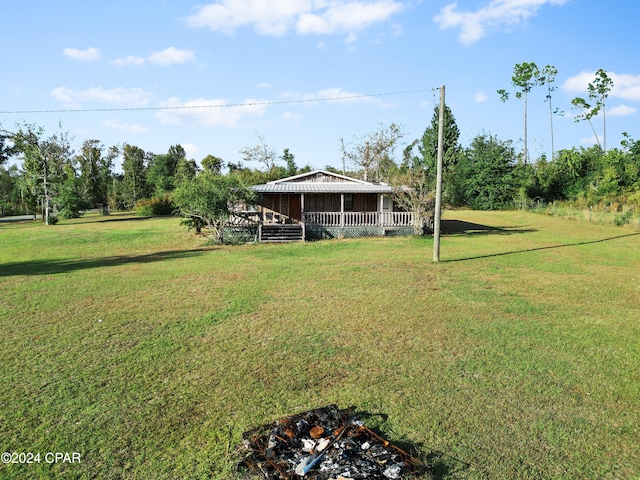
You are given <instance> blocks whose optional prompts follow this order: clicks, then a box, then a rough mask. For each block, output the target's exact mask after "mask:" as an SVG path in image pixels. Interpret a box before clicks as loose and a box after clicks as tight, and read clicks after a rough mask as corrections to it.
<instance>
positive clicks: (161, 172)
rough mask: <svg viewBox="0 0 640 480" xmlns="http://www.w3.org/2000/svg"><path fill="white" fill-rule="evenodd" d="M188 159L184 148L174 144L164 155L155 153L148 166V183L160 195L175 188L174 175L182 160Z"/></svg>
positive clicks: (154, 193)
mask: <svg viewBox="0 0 640 480" xmlns="http://www.w3.org/2000/svg"><path fill="white" fill-rule="evenodd" d="M182 159H185V160H186V153H185V151H184V148H182V146H180V145H172V146H171V147H169V151H168V152H167V153H166V154H164V155H154V156H153V157H152V159H151V161H150V162H149V165H148V167H147V185H148V186H149V188H150V189H151V191H152V193H153V195H155V196H156V197H160V196H162V195H164V194H165V193H166V192H170V191H171V190H173V189H174V186H175V184H174V177H175V175H176V170H177V168H178V163H179V162H180V160H182Z"/></svg>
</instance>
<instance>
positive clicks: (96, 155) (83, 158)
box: [74, 140, 118, 208]
mask: <svg viewBox="0 0 640 480" xmlns="http://www.w3.org/2000/svg"><path fill="white" fill-rule="evenodd" d="M104 148H105V147H104V145H102V143H101V142H100V141H99V140H85V141H84V142H82V147H81V148H80V152H79V153H78V155H76V157H75V159H74V160H75V165H77V167H78V171H79V174H80V175H79V178H78V182H79V185H80V189H81V194H82V197H83V198H84V202H85V204H86V205H87V207H89V208H95V207H101V208H104V207H107V206H108V204H109V188H110V186H111V183H112V175H113V165H114V160H115V158H116V157H117V155H118V149H117V147H111V148H110V149H109V150H108V151H107V154H106V155H104Z"/></svg>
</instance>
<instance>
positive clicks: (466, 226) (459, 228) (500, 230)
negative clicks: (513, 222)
mask: <svg viewBox="0 0 640 480" xmlns="http://www.w3.org/2000/svg"><path fill="white" fill-rule="evenodd" d="M440 225H441V230H442V233H443V234H445V235H510V234H512V233H531V232H535V231H537V230H535V229H531V228H519V227H494V226H490V225H482V224H480V223H472V222H465V221H463V220H442V222H441V223H440Z"/></svg>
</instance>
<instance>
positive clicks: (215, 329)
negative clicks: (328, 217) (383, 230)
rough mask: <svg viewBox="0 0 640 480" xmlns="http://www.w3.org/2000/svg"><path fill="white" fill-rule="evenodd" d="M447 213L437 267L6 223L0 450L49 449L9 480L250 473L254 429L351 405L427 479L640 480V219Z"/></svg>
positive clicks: (416, 241) (380, 252) (118, 226)
mask: <svg viewBox="0 0 640 480" xmlns="http://www.w3.org/2000/svg"><path fill="white" fill-rule="evenodd" d="M444 218H445V223H444V225H443V228H444V230H445V231H446V232H447V233H446V235H445V236H444V237H443V238H442V251H441V259H442V261H441V262H440V263H438V264H433V263H432V261H431V259H432V249H433V241H432V239H430V238H415V237H414V238H375V239H355V240H333V241H325V242H313V243H311V242H310V243H297V244H286V245H243V246H238V247H205V246H203V245H204V241H203V240H202V239H201V238H196V237H194V236H193V235H191V234H188V233H187V232H186V231H185V229H184V228H182V227H180V226H179V220H177V219H174V218H161V219H139V218H135V217H127V216H117V215H114V216H112V217H110V218H100V217H90V218H86V219H79V220H76V221H66V222H60V223H59V224H58V225H55V226H50V227H44V226H41V225H40V224H33V223H29V222H27V223H16V224H0V331H1V332H2V350H1V353H0V361H1V362H0V382H1V383H0V385H1V387H0V451H2V452H5V451H7V452H33V453H41V455H42V457H41V461H40V463H34V464H27V465H21V464H11V463H10V464H0V477H1V478H87V479H88V478H115V479H117V478H127V479H129V478H132V479H150V478H156V479H163V478H176V479H177V478H180V479H182V478H184V479H194V478H203V479H204V478H214V479H225V480H226V479H233V478H234V473H233V466H234V462H236V461H237V460H238V458H239V457H238V453H237V447H238V445H240V444H241V435H242V432H244V431H246V430H248V429H250V428H252V427H255V426H257V425H260V424H262V423H266V422H270V421H273V420H275V419H277V418H279V417H282V416H285V415H290V414H295V413H298V412H301V411H304V410H308V409H311V408H315V407H320V406H324V405H327V404H330V403H337V404H338V405H339V406H340V407H347V406H350V405H354V406H356V407H357V408H358V409H359V410H361V411H368V412H372V413H384V414H386V415H388V419H387V420H385V421H382V420H380V421H379V423H378V424H377V425H375V426H377V427H379V428H380V429H381V430H383V431H384V432H385V434H386V435H387V436H389V437H390V438H391V439H392V440H394V441H396V442H400V443H401V444H402V445H405V446H413V448H415V451H417V452H418V454H419V455H420V456H421V458H422V459H423V460H424V461H425V462H427V463H428V464H429V465H430V472H429V473H428V474H426V475H425V476H424V478H436V479H463V478H464V479H466V478H473V479H476V478H478V479H479V478H483V479H484V478H491V479H511V478H513V479H534V478H535V479H547V478H548V479H558V478H566V479H575V478H587V479H590V478H598V479H599V478H610V479H614V478H623V479H638V478H640V447H639V445H640V232H639V231H638V230H637V229H634V228H630V227H611V226H601V225H590V224H587V223H581V222H575V221H567V220H561V219H558V218H554V217H547V216H543V215H535V214H531V213H522V212H490V213H485V212H471V211H452V212H446V213H445V216H444ZM46 452H77V453H79V454H80V456H81V461H80V463H47V462H46V461H45V458H44V455H45V453H46ZM48 459H49V460H50V459H51V457H48Z"/></svg>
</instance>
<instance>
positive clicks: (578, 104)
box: [571, 97, 601, 147]
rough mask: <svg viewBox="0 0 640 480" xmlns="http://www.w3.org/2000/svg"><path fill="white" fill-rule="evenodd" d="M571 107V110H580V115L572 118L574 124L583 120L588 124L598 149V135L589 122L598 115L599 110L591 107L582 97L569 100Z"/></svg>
mask: <svg viewBox="0 0 640 480" xmlns="http://www.w3.org/2000/svg"><path fill="white" fill-rule="evenodd" d="M571 105H572V106H573V108H575V109H577V110H580V113H579V114H578V115H576V116H575V117H574V121H575V122H576V123H577V122H581V121H583V120H586V121H587V122H589V125H590V126H591V130H592V131H593V135H594V136H595V137H596V143H597V144H598V147H600V146H601V144H600V137H598V133H597V132H596V129H595V128H594V126H593V123H592V122H591V119H592V118H593V117H594V116H596V115H597V114H598V111H599V108H597V107H593V106H592V105H591V104H590V103H588V102H587V101H586V100H585V99H584V98H582V97H576V98H574V99H573V100H571Z"/></svg>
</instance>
